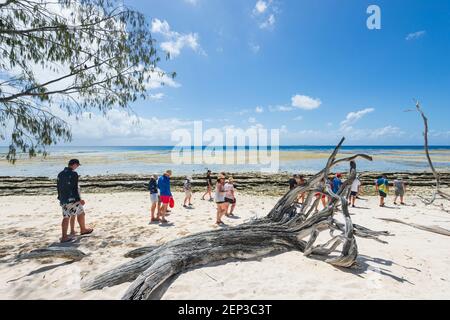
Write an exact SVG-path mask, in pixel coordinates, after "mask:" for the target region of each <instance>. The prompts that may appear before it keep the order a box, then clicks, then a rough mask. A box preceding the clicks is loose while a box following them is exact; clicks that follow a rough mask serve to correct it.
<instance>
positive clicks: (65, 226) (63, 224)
mask: <svg viewBox="0 0 450 320" xmlns="http://www.w3.org/2000/svg"><path fill="white" fill-rule="evenodd" d="M69 220H70V219H69V218H63V220H62V222H61V231H62V233H61V239H60V240H61V242H64V241H67V240H68V239H69V237H68V236H67V230H68V229H69Z"/></svg>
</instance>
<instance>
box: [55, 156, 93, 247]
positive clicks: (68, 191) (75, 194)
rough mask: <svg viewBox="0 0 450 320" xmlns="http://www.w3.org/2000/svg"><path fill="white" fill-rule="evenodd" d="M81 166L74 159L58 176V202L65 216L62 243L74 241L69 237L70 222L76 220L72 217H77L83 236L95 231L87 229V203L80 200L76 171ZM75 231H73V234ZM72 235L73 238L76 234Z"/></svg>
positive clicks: (62, 226) (62, 225)
mask: <svg viewBox="0 0 450 320" xmlns="http://www.w3.org/2000/svg"><path fill="white" fill-rule="evenodd" d="M79 166H80V161H79V160H78V159H72V160H70V161H69V165H68V166H67V167H66V168H64V170H63V171H61V172H60V173H59V174H58V179H57V188H58V200H59V204H60V205H61V208H62V214H63V220H62V223H61V229H62V235H61V239H60V241H61V242H68V241H71V240H72V239H73V238H72V237H70V236H68V235H67V229H68V228H69V220H70V219H74V218H72V217H75V216H76V217H77V220H78V224H79V225H80V234H81V235H85V234H89V233H92V231H94V229H92V228H86V221H85V213H84V208H83V206H84V204H85V202H84V200H82V199H81V198H80V192H79V188H78V174H77V173H76V172H75V170H76V169H77V168H78V167H79ZM73 222H75V221H73ZM73 224H75V223H73ZM73 229H74V228H73ZM74 231H75V230H72V232H74ZM71 235H72V236H73V235H74V234H71Z"/></svg>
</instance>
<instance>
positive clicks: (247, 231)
mask: <svg viewBox="0 0 450 320" xmlns="http://www.w3.org/2000/svg"><path fill="white" fill-rule="evenodd" d="M343 142H344V138H343V139H342V140H341V141H340V142H339V144H338V145H337V147H336V148H335V150H334V151H333V153H332V154H331V156H330V158H329V159H328V161H327V164H326V167H325V168H324V169H323V170H322V171H320V172H319V173H317V174H316V175H314V176H312V177H311V178H310V179H309V181H308V182H307V184H306V185H305V186H299V187H297V188H295V189H293V190H291V191H289V192H288V193H286V194H285V195H284V196H283V197H282V198H281V199H280V200H279V201H278V202H277V204H276V205H275V206H274V208H273V209H272V210H271V211H270V212H269V214H268V215H267V216H266V217H263V218H260V219H254V220H252V221H250V222H248V223H244V224H241V225H239V226H234V227H228V228H225V229H218V230H212V231H205V232H202V233H198V234H194V235H190V236H187V237H184V238H180V239H176V240H174V241H170V242H167V243H165V244H163V245H161V246H159V247H156V248H154V247H146V248H142V249H137V250H133V251H132V252H130V253H128V254H127V256H129V257H136V258H135V259H133V260H131V261H129V262H126V263H124V264H122V265H121V266H118V267H116V268H114V269H112V270H110V271H108V272H106V273H104V274H101V275H99V276H97V277H95V278H93V279H91V280H90V281H88V282H85V283H83V284H82V288H83V289H84V290H96V289H102V288H104V287H110V286H114V285H118V284H121V283H124V282H130V281H132V284H131V285H130V287H129V288H128V290H127V291H126V292H125V294H124V296H123V299H154V298H158V296H157V295H156V293H159V292H160V291H161V288H163V287H164V286H162V285H163V284H164V283H166V282H168V281H171V280H172V279H173V278H174V276H175V275H177V274H179V273H181V272H183V271H186V270H189V269H191V268H193V267H198V266H204V265H207V264H209V263H213V262H223V261H226V260H229V259H239V260H249V259H259V258H262V257H264V256H267V255H269V254H276V253H281V252H286V251H290V250H298V251H301V252H303V253H304V255H305V256H310V255H319V256H325V261H326V262H327V263H329V264H332V265H334V266H339V267H351V266H352V265H353V264H354V263H355V260H356V257H357V255H358V247H357V244H356V239H355V237H364V238H368V239H374V240H378V241H380V242H383V243H385V242H384V241H382V240H380V239H378V237H379V236H387V235H389V233H388V232H386V231H381V232H380V231H372V230H369V229H367V228H364V227H361V226H357V225H353V223H352V221H351V218H350V213H349V211H348V203H347V200H346V197H345V195H346V194H347V192H348V190H349V188H350V187H351V184H352V182H353V180H354V179H355V178H356V168H355V167H354V166H353V167H352V169H351V170H350V172H349V175H348V179H347V180H346V181H344V183H343V185H342V186H341V188H340V189H339V190H338V191H337V193H333V191H332V190H330V189H329V187H328V184H327V183H326V182H327V177H328V174H329V172H330V170H331V168H332V167H333V166H334V165H336V164H338V163H341V162H345V161H352V160H355V159H357V158H363V159H366V160H369V161H370V160H372V158H371V157H370V156H368V155H355V156H353V157H349V158H344V159H338V160H337V159H336V156H337V154H338V151H339V149H340V147H341V145H342V143H343ZM303 193H304V194H305V200H304V202H303V203H302V204H300V203H298V198H299V197H298V196H299V194H303ZM317 193H320V194H324V195H326V196H328V197H330V199H331V200H330V202H329V203H328V205H327V207H326V208H324V209H322V210H321V211H315V205H316V203H317V202H318V201H319V199H316V196H315V195H316V194H317ZM338 206H340V207H341V215H342V219H341V221H338V220H336V216H337V214H338ZM324 231H328V232H329V233H330V240H328V241H327V242H326V243H324V244H318V243H317V241H318V236H319V234H320V233H321V232H324ZM158 289H159V290H158Z"/></svg>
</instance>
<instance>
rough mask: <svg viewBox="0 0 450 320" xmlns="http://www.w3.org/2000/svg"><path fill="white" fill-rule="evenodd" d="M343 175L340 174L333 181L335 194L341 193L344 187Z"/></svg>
mask: <svg viewBox="0 0 450 320" xmlns="http://www.w3.org/2000/svg"><path fill="white" fill-rule="evenodd" d="M341 177H342V174H340V173H338V174H336V176H335V177H334V179H333V192H334V193H337V192H338V191H339V188H340V187H341V185H342V180H341Z"/></svg>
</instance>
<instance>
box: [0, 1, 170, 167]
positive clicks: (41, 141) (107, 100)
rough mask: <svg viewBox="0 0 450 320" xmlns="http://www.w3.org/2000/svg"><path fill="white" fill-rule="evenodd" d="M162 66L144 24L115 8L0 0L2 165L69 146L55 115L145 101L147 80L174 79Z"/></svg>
mask: <svg viewBox="0 0 450 320" xmlns="http://www.w3.org/2000/svg"><path fill="white" fill-rule="evenodd" d="M159 60H160V58H159V57H158V54H157V52H156V49H155V47H154V40H153V39H152V37H151V34H150V27H149V25H148V22H147V21H146V19H145V17H144V16H143V15H142V14H141V13H139V12H136V11H134V10H131V9H129V8H127V7H125V6H123V5H122V4H121V2H119V1H116V0H47V1H46V0H34V1H24V0H6V1H3V2H2V3H0V125H1V127H2V128H1V131H0V135H1V136H0V139H2V140H4V141H8V143H9V153H8V155H7V159H8V160H9V161H12V162H14V161H15V160H16V158H17V152H24V153H28V154H29V155H30V156H35V155H36V153H39V152H43V153H44V154H45V148H46V146H49V145H52V144H55V143H57V142H59V141H70V139H71V128H70V126H69V125H68V124H67V123H66V122H65V121H64V120H63V119H62V118H61V117H58V116H57V115H56V114H57V113H56V112H54V111H55V108H56V110H62V111H63V112H64V113H63V114H64V115H68V116H75V117H76V116H79V115H80V114H82V112H84V111H86V110H99V111H100V112H103V113H104V114H105V113H106V112H107V111H108V110H110V109H111V108H114V107H121V108H128V106H129V103H130V102H133V101H135V100H136V99H138V98H146V97H147V96H148V94H147V90H148V88H149V87H148V83H149V81H159V83H161V84H163V83H162V82H163V80H162V79H164V77H174V76H175V74H174V73H173V74H169V75H164V74H163V72H162V71H161V69H159V68H157V63H158V62H159ZM52 111H53V112H52ZM58 114H60V113H58ZM2 132H3V133H2Z"/></svg>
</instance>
